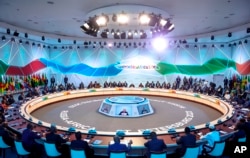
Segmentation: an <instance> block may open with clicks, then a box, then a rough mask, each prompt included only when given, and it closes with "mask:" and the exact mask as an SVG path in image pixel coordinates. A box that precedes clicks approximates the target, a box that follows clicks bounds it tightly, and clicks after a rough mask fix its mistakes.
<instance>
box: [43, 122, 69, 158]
mask: <svg viewBox="0 0 250 158" xmlns="http://www.w3.org/2000/svg"><path fill="white" fill-rule="evenodd" d="M68 140H69V139H68V138H62V137H61V136H60V135H59V134H57V129H56V127H55V126H51V128H50V132H49V133H47V134H46V141H48V142H53V143H55V145H56V148H57V150H58V151H59V152H61V153H62V156H63V157H65V158H66V157H70V152H69V146H68V145H66V144H65V143H66V142H67V141H68Z"/></svg>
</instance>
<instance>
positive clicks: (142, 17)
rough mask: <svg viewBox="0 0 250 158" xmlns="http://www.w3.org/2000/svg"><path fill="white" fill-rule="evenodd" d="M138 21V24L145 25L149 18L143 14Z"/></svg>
mask: <svg viewBox="0 0 250 158" xmlns="http://www.w3.org/2000/svg"><path fill="white" fill-rule="evenodd" d="M139 20H140V24H142V25H146V24H148V23H149V21H150V18H149V16H148V15H147V14H143V15H141V16H140V19H139Z"/></svg>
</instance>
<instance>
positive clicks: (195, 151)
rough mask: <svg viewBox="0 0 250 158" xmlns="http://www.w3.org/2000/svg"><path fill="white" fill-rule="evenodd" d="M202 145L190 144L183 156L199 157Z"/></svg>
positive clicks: (188, 157)
mask: <svg viewBox="0 0 250 158" xmlns="http://www.w3.org/2000/svg"><path fill="white" fill-rule="evenodd" d="M199 151H200V146H198V145H196V146H190V147H187V148H186V151H185V153H184V155H183V156H182V157H181V158H190V157H192V158H197V157H198V155H199Z"/></svg>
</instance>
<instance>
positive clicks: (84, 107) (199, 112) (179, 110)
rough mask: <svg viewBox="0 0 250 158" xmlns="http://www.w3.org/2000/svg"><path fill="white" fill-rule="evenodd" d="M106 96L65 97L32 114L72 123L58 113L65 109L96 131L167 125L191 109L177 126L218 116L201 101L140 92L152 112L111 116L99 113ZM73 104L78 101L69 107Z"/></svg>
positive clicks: (53, 120) (42, 118) (58, 123)
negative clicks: (148, 100)
mask: <svg viewBox="0 0 250 158" xmlns="http://www.w3.org/2000/svg"><path fill="white" fill-rule="evenodd" d="M107 97H108V96H98V97H88V98H78V99H72V100H65V101H62V102H58V103H54V104H51V105H49V106H46V107H43V108H41V109H39V110H37V111H35V112H33V113H32V115H33V116H34V117H36V118H38V119H39V120H42V121H45V122H50V123H54V124H56V125H59V126H66V127H69V126H71V125H70V124H69V123H66V122H65V121H64V120H62V119H61V117H60V114H62V112H65V111H67V116H68V118H69V120H71V121H72V122H77V123H79V124H81V125H84V126H89V127H95V128H96V129H97V130H98V131H115V130H117V129H123V130H129V131H138V130H140V129H152V128H157V129H159V128H160V127H164V126H169V125H171V124H175V123H177V122H180V121H182V120H183V119H184V118H185V117H186V116H187V115H186V113H187V112H188V113H190V112H191V113H193V117H192V119H191V121H190V122H188V123H187V124H184V125H183V126H180V127H179V128H183V127H185V126H188V125H199V124H205V123H207V122H210V121H211V120H215V119H217V118H218V117H220V116H221V113H220V112H219V111H216V110H215V109H212V108H210V107H207V106H205V105H202V104H198V103H195V102H190V101H186V100H180V99H173V98H165V97H153V96H143V97H147V98H148V99H150V103H151V106H152V107H153V109H154V111H155V113H154V114H152V115H148V116H144V117H140V118H114V117H110V116H106V115H103V114H100V113H98V108H99V107H100V105H101V103H102V100H103V99H104V98H107ZM72 105H77V106H75V107H74V108H72Z"/></svg>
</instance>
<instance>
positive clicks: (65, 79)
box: [64, 76, 68, 88]
mask: <svg viewBox="0 0 250 158" xmlns="http://www.w3.org/2000/svg"><path fill="white" fill-rule="evenodd" d="M64 86H65V88H67V86H68V77H67V76H65V77H64Z"/></svg>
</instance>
